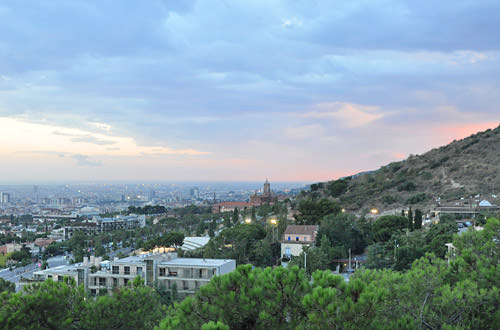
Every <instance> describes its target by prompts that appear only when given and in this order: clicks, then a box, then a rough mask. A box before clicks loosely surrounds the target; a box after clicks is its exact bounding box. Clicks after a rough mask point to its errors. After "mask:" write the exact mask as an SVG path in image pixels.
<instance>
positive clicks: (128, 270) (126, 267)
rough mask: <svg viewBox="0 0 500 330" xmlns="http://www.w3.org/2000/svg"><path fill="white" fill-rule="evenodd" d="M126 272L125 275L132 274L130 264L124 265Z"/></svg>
mask: <svg viewBox="0 0 500 330" xmlns="http://www.w3.org/2000/svg"><path fill="white" fill-rule="evenodd" d="M124 273H125V275H130V267H129V266H125V267H124Z"/></svg>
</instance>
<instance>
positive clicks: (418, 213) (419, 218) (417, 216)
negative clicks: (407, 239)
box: [414, 209, 422, 229]
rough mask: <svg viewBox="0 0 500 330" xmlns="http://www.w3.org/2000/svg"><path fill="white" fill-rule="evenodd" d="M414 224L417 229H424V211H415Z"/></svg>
mask: <svg viewBox="0 0 500 330" xmlns="http://www.w3.org/2000/svg"><path fill="white" fill-rule="evenodd" d="M414 222H415V229H420V228H422V211H420V210H419V209H416V210H415V218H414Z"/></svg>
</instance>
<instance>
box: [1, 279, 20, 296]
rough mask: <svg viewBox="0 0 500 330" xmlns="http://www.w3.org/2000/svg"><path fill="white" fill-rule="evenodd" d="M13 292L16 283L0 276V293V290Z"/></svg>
mask: <svg viewBox="0 0 500 330" xmlns="http://www.w3.org/2000/svg"><path fill="white" fill-rule="evenodd" d="M4 291H7V292H11V293H13V292H15V291H16V284H15V283H13V282H9V281H7V280H5V279H3V278H1V277H0V293H1V292H4Z"/></svg>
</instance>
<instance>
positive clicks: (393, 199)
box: [382, 195, 398, 204]
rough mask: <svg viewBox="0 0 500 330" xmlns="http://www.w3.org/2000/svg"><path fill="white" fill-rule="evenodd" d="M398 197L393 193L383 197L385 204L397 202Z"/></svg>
mask: <svg viewBox="0 0 500 330" xmlns="http://www.w3.org/2000/svg"><path fill="white" fill-rule="evenodd" d="M397 200H398V199H397V198H396V196H393V195H385V196H384V197H382V203H384V204H394V203H396V202H397Z"/></svg>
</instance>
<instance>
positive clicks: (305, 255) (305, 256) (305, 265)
mask: <svg viewBox="0 0 500 330" xmlns="http://www.w3.org/2000/svg"><path fill="white" fill-rule="evenodd" d="M304 270H305V271H306V274H307V252H306V251H304Z"/></svg>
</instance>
